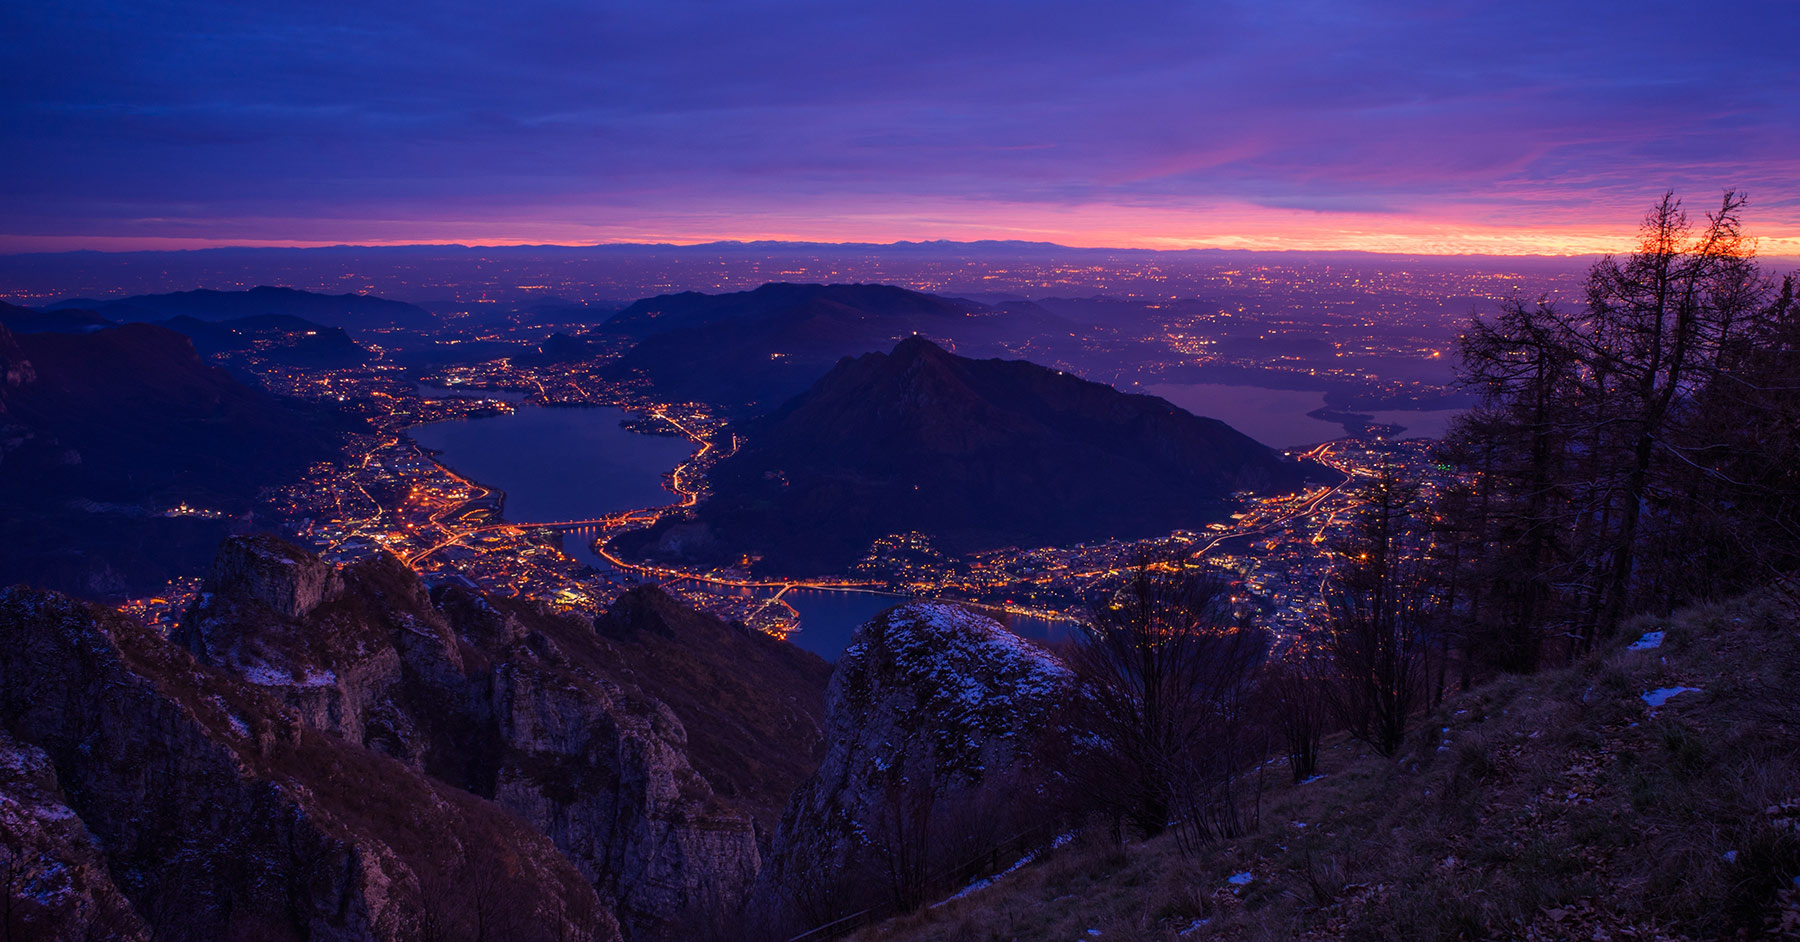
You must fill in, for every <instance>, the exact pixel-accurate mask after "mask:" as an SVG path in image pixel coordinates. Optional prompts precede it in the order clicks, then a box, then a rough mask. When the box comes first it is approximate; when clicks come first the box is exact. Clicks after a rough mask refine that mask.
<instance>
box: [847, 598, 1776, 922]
mask: <svg viewBox="0 0 1800 942" xmlns="http://www.w3.org/2000/svg"><path fill="white" fill-rule="evenodd" d="M1652 631H1663V632H1664V634H1663V636H1662V638H1661V641H1660V644H1657V645H1656V646H1654V647H1652V646H1650V645H1651V644H1652V643H1654V642H1655V640H1656V638H1655V636H1654V635H1649V636H1647V640H1645V641H1643V642H1637V643H1636V649H1635V650H1634V649H1631V648H1628V647H1627V645H1626V641H1632V640H1634V639H1637V638H1638V637H1639V636H1640V635H1644V634H1645V633H1647V632H1652ZM1684 688H1685V689H1684ZM1673 690H1681V691H1682V692H1680V693H1671V691H1673ZM1664 698H1666V699H1664ZM1652 702H1657V703H1660V704H1661V705H1660V706H1653V705H1652ZM1797 732H1800V614H1797V613H1796V611H1795V607H1794V605H1793V603H1792V602H1791V600H1788V599H1785V598H1781V597H1778V596H1773V595H1771V596H1765V597H1760V598H1756V599H1750V600H1742V601H1736V602H1732V603H1729V604H1722V605H1716V606H1708V607H1702V608H1696V609H1692V610H1688V611H1686V612H1683V613H1681V614H1679V615H1678V616H1677V617H1676V618H1674V619H1671V620H1666V621H1656V620H1650V621H1643V622H1641V623H1639V624H1638V625H1636V626H1635V628H1634V630H1633V631H1632V632H1631V637H1630V638H1626V639H1621V640H1619V641H1618V642H1617V643H1616V644H1615V645H1614V646H1612V648H1611V649H1610V650H1608V651H1606V652H1604V653H1602V654H1599V655H1596V656H1594V657H1591V658H1589V659H1587V660H1586V661H1584V662H1582V663H1579V664H1577V665H1575V666H1573V667H1570V668H1567V669H1563V670H1559V671H1554V672H1549V673H1545V674H1541V675H1537V676H1533V677H1508V678H1503V679H1501V680H1498V681H1496V682H1494V683H1491V684H1488V685H1486V686H1481V687H1478V688H1476V689H1475V690H1473V691H1471V692H1469V693H1466V694H1464V695H1461V696H1458V697H1455V698H1452V699H1451V700H1450V701H1449V702H1448V703H1446V704H1445V705H1444V707H1443V708H1442V709H1441V710H1440V711H1438V712H1437V713H1435V714H1433V715H1432V716H1430V717H1428V718H1427V719H1426V720H1425V721H1424V722H1422V723H1421V724H1420V729H1419V731H1418V732H1417V733H1416V734H1415V735H1414V736H1413V737H1412V739H1411V741H1410V743H1409V745H1408V747H1407V748H1405V749H1403V750H1402V753H1401V756H1400V757H1399V759H1398V760H1382V759H1379V758H1377V757H1374V756H1372V755H1370V754H1368V753H1367V752H1366V750H1363V749H1362V748H1361V747H1359V746H1356V745H1354V744H1350V743H1346V742H1339V743H1337V744H1336V746H1335V747H1334V748H1331V749H1328V750H1327V752H1326V754H1325V756H1324V758H1323V760H1322V765H1323V768H1324V774H1323V775H1322V776H1321V777H1320V778H1318V779H1317V780H1314V781H1309V782H1307V783H1305V784H1302V785H1291V784H1289V783H1288V778H1287V774H1286V770H1285V768H1282V767H1280V766H1271V767H1270V768H1269V770H1268V773H1269V778H1268V786H1267V791H1266V792H1265V793H1264V795H1263V797H1262V801H1261V818H1262V820H1261V826H1260V828H1259V829H1258V830H1257V832H1256V833H1254V834H1253V835H1251V836H1249V837H1246V838H1243V839H1240V840H1237V841H1232V842H1224V843H1219V844H1216V845H1212V846H1210V847H1208V848H1205V849H1203V850H1202V851H1201V853H1200V854H1198V855H1196V856H1195V857H1194V858H1192V859H1186V860H1184V859H1183V858H1182V857H1181V856H1180V854H1179V853H1178V851H1177V849H1176V847H1175V844H1174V842H1173V840H1172V839H1170V838H1160V839H1156V840H1152V841H1148V842H1144V843H1130V844H1127V845H1126V846H1124V847H1119V846H1117V845H1115V844H1113V843H1112V842H1111V841H1109V840H1106V839H1104V837H1103V836H1102V835H1099V834H1087V835H1082V836H1080V837H1078V838H1077V839H1076V840H1075V841H1073V842H1072V843H1070V844H1069V845H1068V846H1066V847H1064V848H1061V849H1058V850H1054V851H1049V852H1047V853H1045V854H1043V855H1041V856H1040V857H1039V858H1038V859H1037V860H1036V861H1035V862H1034V863H1031V864H1029V865H1027V866H1024V867H1021V868H1020V869H1018V870H1016V871H1014V872H1013V873H1011V874H1009V875H1006V876H1004V877H1002V878H1000V879H998V880H997V881H995V882H994V884H993V885H991V886H988V887H986V888H983V889H980V890H978V891H975V892H969V893H966V894H964V895H962V896H961V898H958V899H953V900H951V901H948V902H946V903H943V904H942V905H939V906H936V907H931V908H926V909H924V910H922V911H920V912H919V913H917V914H915V915H913V916H910V917H905V918H902V919H899V920H895V921H891V922H888V923H886V924H883V925H879V926H876V927H873V928H870V929H867V930H864V932H863V933H862V934H861V935H859V936H858V938H862V939H881V940H983V939H1078V938H1080V939H1086V938H1101V939H1107V938H1111V939H1175V938H1184V939H1214V938H1216V939H1271V940H1272V939H1292V938H1301V939H1421V940H1432V939H1446V940H1447V939H1482V938H1493V939H1545V940H1548V939H1678V938H1698V939H1711V938H1740V937H1750V938H1756V937H1775V938H1794V937H1800V750H1797V749H1796V745H1797V744H1800V740H1797V739H1796V733H1797Z"/></svg>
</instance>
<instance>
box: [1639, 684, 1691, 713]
mask: <svg viewBox="0 0 1800 942" xmlns="http://www.w3.org/2000/svg"><path fill="white" fill-rule="evenodd" d="M1699 692H1700V688H1699V687H1658V688H1656V689H1655V690H1649V691H1645V693H1644V702H1645V703H1648V704H1650V706H1651V708H1652V709H1654V708H1656V707H1659V706H1662V705H1663V704H1665V703H1668V702H1669V698H1670V697H1673V696H1677V695H1680V694H1684V693H1699Z"/></svg>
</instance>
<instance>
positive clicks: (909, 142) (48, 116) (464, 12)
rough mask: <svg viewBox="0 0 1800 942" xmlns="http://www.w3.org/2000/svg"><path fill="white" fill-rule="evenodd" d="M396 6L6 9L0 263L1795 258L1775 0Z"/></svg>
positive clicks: (1795, 79) (1787, 75)
mask: <svg viewBox="0 0 1800 942" xmlns="http://www.w3.org/2000/svg"><path fill="white" fill-rule="evenodd" d="M406 6H407V5H406V4H401V5H399V7H400V8H396V9H387V8H377V7H373V6H370V5H366V4H353V3H347V2H338V0H328V2H325V3H323V4H321V5H318V8H315V7H307V8H305V9H301V8H295V7H292V6H290V5H280V4H262V3H251V4H219V3H215V2H213V0H178V2H175V3H172V4H169V5H165V6H161V7H156V8H141V7H139V6H137V5H132V4H122V3H118V2H116V0H114V2H109V0H79V2H77V3H74V4H55V5H33V4H16V5H13V6H11V7H9V8H8V9H7V10H6V11H5V12H4V13H0V22H3V23H5V25H6V27H7V31H8V35H12V36H18V37H21V38H22V40H23V41H21V42H20V43H19V44H18V53H17V61H16V62H15V63H14V68H13V77H12V79H11V82H10V84H11V88H10V89H9V94H8V95H7V96H6V97H5V99H4V101H0V119H3V120H4V121H5V124H6V126H7V127H8V129H9V130H8V132H7V134H8V144H9V148H8V155H7V169H8V172H7V173H6V174H4V175H0V251H4V252H43V251H64V250H73V249H99V250H132V249H168V248H197V247H210V246H317V245H337V244H356V245H396V244H424V243H461V244H472V245H509V244H552V243H553V244H563V245H592V244H597V243H619V242H634V243H641V242H656V243H661V242H668V243H679V244H691V243H699V242H709V241H716V240H793V241H814V242H871V243H889V242H895V241H924V240H940V239H941V240H955V241H964V240H978V239H1018V240H1026V241H1044V242H1055V243H1059V244H1064V245H1070V246H1077V247H1105V248H1153V249H1179V248H1242V249H1258V250H1280V249H1293V250H1362V251H1371V252H1387V253H1407V254H1499V255H1508V254H1591V253H1599V252H1616V251H1623V250H1627V249H1629V248H1630V246H1631V244H1632V241H1633V239H1634V233H1635V230H1636V227H1637V223H1638V221H1639V219H1640V217H1641V214H1642V212H1643V208H1644V207H1645V206H1647V205H1649V204H1651V203H1652V202H1654V200H1655V199H1656V198H1657V197H1658V196H1659V195H1660V194H1661V193H1662V192H1663V191H1664V190H1670V189H1672V190H1674V191H1675V192H1676V193H1677V194H1678V195H1679V196H1681V197H1682V198H1683V199H1684V201H1685V204H1686V206H1687V208H1688V210H1689V212H1690V214H1692V215H1694V216H1695V217H1696V218H1698V217H1699V215H1700V214H1702V213H1704V211H1705V210H1706V209H1707V208H1709V207H1710V206H1712V205H1715V204H1716V202H1717V200H1718V197H1719V194H1720V192H1721V191H1723V190H1725V189H1735V190H1739V191H1742V192H1747V193H1748V194H1749V195H1750V197H1751V204H1750V209H1749V212H1748V215H1747V217H1746V218H1747V220H1748V223H1749V230H1750V234H1751V235H1753V236H1755V237H1758V238H1759V239H1760V240H1761V242H1760V245H1761V250H1762V251H1763V253H1764V254H1768V255H1777V256H1792V255H1800V186H1797V185H1796V181H1800V104H1797V102H1800V72H1797V71H1796V70H1795V69H1794V67H1793V65H1792V62H1793V59H1792V50H1791V46H1790V44H1789V43H1788V42H1787V41H1786V37H1788V36H1790V35H1791V32H1792V31H1791V30H1789V29H1784V28H1781V27H1782V26H1783V24H1787V25H1791V24H1793V22H1794V14H1793V11H1792V9H1791V8H1790V7H1788V6H1786V5H1785V4H1780V3H1772V2H1748V3H1735V4H1726V7H1727V9H1726V10H1724V11H1721V10H1719V9H1715V8H1707V9H1691V8H1688V7H1685V6H1676V5H1657V4H1642V3H1629V4H1628V3H1623V2H1607V3H1594V4H1581V5H1569V4H1552V3H1549V2H1526V3H1522V4H1511V5H1507V6H1506V7H1505V8H1503V9H1502V8H1497V7H1494V6H1492V5H1487V4H1478V3H1462V4H1443V3H1438V2H1429V3H1428V2H1423V0H1419V2H1404V3H1372V2H1371V3H1356V2H1350V3H1339V4H1316V3H1308V2H1302V0H1285V2H1282V3H1274V4H1270V3H1249V2H1244V3H1235V2H1225V3H1217V4H1205V5H1200V4H1182V3H1163V2H1133V3H1126V4H1119V5H1112V6H1108V7H1107V8H1106V9H1104V10H1100V9H1098V8H1093V7H1090V6H1088V5H1084V4H1079V3H1055V2H1053V3H1049V4H1046V5H1042V6H1039V7H1034V8H1033V10H1032V11H1031V13H1030V15H1024V14H1022V13H1020V12H1019V11H1018V10H1017V9H1015V8H1013V7H1011V6H1009V5H1005V4H976V5H969V4H958V3H949V2H942V3H940V2H921V3H913V4H906V5H857V6H836V5H823V6H820V5H814V4H811V3H808V2H804V0H774V2H759V3H753V4H734V5H730V6H727V7H714V6H711V5H708V4H702V3H690V2H667V3H656V4H627V5H620V6H618V7H616V8H608V9H607V10H605V11H599V10H588V9H582V8H574V7H560V6H554V5H548V4H544V3H539V2H530V3H524V4H520V5H517V7H516V8H509V9H508V10H505V11H495V10H493V9H491V8H490V7H488V6H487V5H483V4H467V5H465V4H463V3H461V2H451V3H447V4H441V5H435V6H431V7H421V8H418V9H407V8H406ZM1727 14H1729V15H1727ZM1721 16H1724V21H1725V22H1729V23H1732V24H1733V28H1723V29H1722V28H1718V25H1719V23H1720V22H1721ZM197 24H204V26H205V28H204V29H199V28H197ZM322 24H330V25H329V26H325V25H322Z"/></svg>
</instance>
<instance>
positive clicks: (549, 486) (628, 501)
mask: <svg viewBox="0 0 1800 942" xmlns="http://www.w3.org/2000/svg"><path fill="white" fill-rule="evenodd" d="M627 417H628V415H627V413H625V412H624V411H622V410H619V409H614V408H610V407H602V406H583V407H527V408H523V409H519V410H517V411H516V412H513V413H511V414H508V415H493V416H484V417H482V418H477V419H456V420H452V421H448V422H433V423H431V424H429V425H421V426H418V427H416V428H413V429H412V430H410V431H409V432H408V434H410V435H412V437H413V438H414V439H415V440H417V441H418V442H419V443H420V444H422V445H424V446H425V447H427V448H431V449H435V450H437V451H439V452H442V455H441V456H440V458H441V459H442V461H443V462H444V464H446V465H449V466H450V467H452V468H455V469H456V470H457V472H458V473H460V474H462V475H464V476H466V477H468V478H471V479H473V480H474V481H476V482H478V483H480V484H485V485H487V486H489V487H497V488H499V489H500V490H502V491H505V492H506V519H508V520H511V521H513V522H514V523H550V522H553V521H559V520H591V519H594V518H596V517H603V516H605V515H607V514H610V513H617V512H618V511H621V510H635V509H637V508H640V507H657V506H660V505H663V504H669V503H673V502H674V500H675V497H674V495H673V494H671V493H670V492H669V491H668V489H666V488H664V487H663V485H662V479H663V475H664V474H665V473H666V472H668V471H669V470H670V469H671V468H673V467H675V466H676V465H678V464H680V463H681V462H683V461H685V460H687V457H688V456H689V455H690V454H692V453H693V451H694V445H693V443H692V442H690V441H688V440H687V439H685V438H670V437H668V436H663V435H640V434H638V433H636V432H628V431H626V430H625V429H623V428H620V427H619V421H620V420H621V419H624V418H627Z"/></svg>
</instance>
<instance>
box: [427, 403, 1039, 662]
mask: <svg viewBox="0 0 1800 942" xmlns="http://www.w3.org/2000/svg"><path fill="white" fill-rule="evenodd" d="M629 417H630V414H629V413H627V412H624V411H622V410H619V409H613V408H608V407H589V406H580V407H565V406H527V407H524V408H521V409H518V410H517V411H515V412H512V413H510V414H507V415H493V416H482V417H480V418H474V419H457V420H453V421H448V422H433V423H431V424H429V425H420V426H416V427H414V428H412V429H411V430H410V431H409V432H408V434H410V435H412V437H413V438H414V439H415V440H416V441H418V442H419V444H421V445H424V446H425V447H427V448H430V449H432V450H434V451H437V452H439V455H438V458H439V460H441V461H443V463H444V464H446V465H448V466H450V467H452V468H455V469H456V470H457V472H458V473H460V474H462V475H464V476H466V477H468V478H471V479H473V480H475V481H477V482H479V483H481V484H485V485H488V486H490V487H497V488H499V489H500V490H501V491H503V492H505V494H506V505H505V514H506V519H508V520H510V521H512V522H514V523H549V522H555V521H561V520H591V519H594V518H596V517H602V516H605V515H607V514H610V513H616V512H618V511H621V510H637V509H640V508H645V507H659V506H663V505H665V504H670V503H673V502H674V500H675V498H674V495H672V494H671V493H670V492H669V491H668V490H667V489H665V488H664V487H663V485H662V480H663V475H664V474H665V473H667V472H668V471H669V470H670V469H672V468H674V467H675V466H676V465H678V464H680V463H682V462H683V461H686V460H687V459H688V457H689V456H690V455H692V454H693V452H694V444H693V443H692V442H690V441H689V440H687V439H685V438H674V437H669V436H662V435H643V434H640V433H637V432H628V431H626V430H625V429H623V428H620V427H619V422H620V420H621V419H626V418H629ZM592 539H593V535H592V534H591V533H569V534H565V535H564V536H563V551H564V552H565V553H567V554H569V555H570V556H572V557H574V558H576V559H579V560H581V561H583V562H585V563H588V564H589V565H591V566H594V567H595V568H600V569H611V568H612V567H611V566H610V564H608V563H607V562H606V561H605V560H603V559H601V558H600V557H599V556H598V555H597V554H595V553H594V552H593V549H592V547H591V545H590V542H589V541H591V540H592ZM733 591H735V590H733ZM770 591H773V590H765V594H766V593H767V592H770ZM783 598H785V599H786V600H787V601H788V604H790V605H792V606H793V607H794V610H795V611H796V612H799V613H800V630H799V631H798V632H796V633H795V634H794V636H793V641H794V643H795V644H798V645H799V646H800V647H803V648H805V649H807V650H809V651H812V652H814V653H816V654H818V655H819V656H821V657H824V658H826V659H828V660H835V659H836V658H837V656H838V655H839V654H841V653H842V652H843V650H844V646H845V645H846V644H849V643H850V635H851V633H852V632H854V631H855V630H856V627H857V626H858V625H861V624H862V623H863V622H865V621H867V620H869V619H870V618H873V617H875V616H876V615H877V614H879V613H881V612H883V611H885V610H887V609H888V608H890V607H892V606H894V605H897V604H899V603H901V602H903V601H905V599H902V598H898V597H895V596H889V595H876V594H873V593H868V592H837V591H832V590H829V589H794V590H791V591H789V592H788V593H787V595H785V596H783ZM1012 627H1013V630H1014V631H1016V632H1018V633H1019V634H1021V635H1023V636H1025V637H1027V638H1033V639H1036V640H1040V641H1049V640H1056V639H1057V638H1060V637H1061V633H1062V631H1063V628H1064V626H1063V625H1061V624H1060V623H1057V622H1049V621H1043V620H1040V619H1029V618H1015V619H1013V625H1012Z"/></svg>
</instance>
